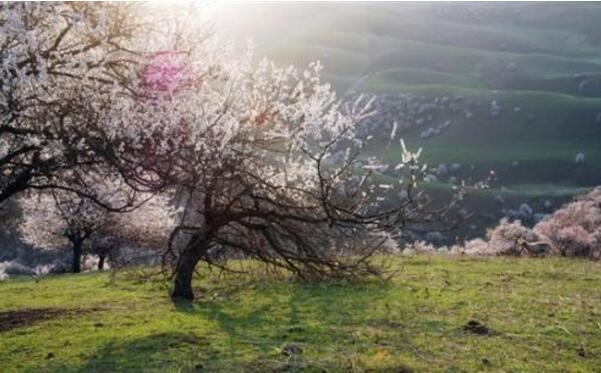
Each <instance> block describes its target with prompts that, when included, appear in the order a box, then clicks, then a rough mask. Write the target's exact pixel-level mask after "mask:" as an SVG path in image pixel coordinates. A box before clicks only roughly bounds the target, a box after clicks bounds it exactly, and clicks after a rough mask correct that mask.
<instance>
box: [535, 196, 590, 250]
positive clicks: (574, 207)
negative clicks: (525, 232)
mask: <svg viewBox="0 0 601 373" xmlns="http://www.w3.org/2000/svg"><path fill="white" fill-rule="evenodd" d="M534 232H535V233H536V234H539V235H541V236H543V237H545V238H546V240H548V241H549V244H550V245H551V247H552V249H553V251H555V252H556V253H558V254H560V255H562V256H582V257H588V258H591V259H601V188H597V189H595V190H593V191H592V192H590V193H589V194H587V195H585V196H583V197H581V198H578V199H577V200H575V201H574V202H571V203H568V204H567V205H564V206H563V207H562V208H560V209H559V210H557V211H555V212H554V213H553V214H552V215H550V216H548V217H547V218H546V219H544V220H543V221H541V222H540V223H538V224H537V225H536V226H535V227H534Z"/></svg>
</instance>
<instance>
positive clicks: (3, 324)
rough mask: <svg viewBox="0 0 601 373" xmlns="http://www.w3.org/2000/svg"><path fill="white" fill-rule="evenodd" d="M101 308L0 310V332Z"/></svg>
mask: <svg viewBox="0 0 601 373" xmlns="http://www.w3.org/2000/svg"><path fill="white" fill-rule="evenodd" d="M98 310H99V308H26V309H21V310H12V311H4V312H0V333H2V332H6V331H9V330H12V329H16V328H23V327H26V326H30V325H33V324H36V323H39V322H42V321H45V320H50V319H53V318H56V317H63V316H71V315H80V314H87V313H91V312H96V311H98Z"/></svg>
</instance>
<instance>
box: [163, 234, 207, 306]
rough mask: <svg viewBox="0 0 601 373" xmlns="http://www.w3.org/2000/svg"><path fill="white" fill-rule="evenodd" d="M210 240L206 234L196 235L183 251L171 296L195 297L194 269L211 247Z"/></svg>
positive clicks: (177, 297)
mask: <svg viewBox="0 0 601 373" xmlns="http://www.w3.org/2000/svg"><path fill="white" fill-rule="evenodd" d="M209 242H210V240H209V239H208V237H207V236H206V235H200V234H199V235H196V236H194V237H192V239H191V240H190V242H189V243H188V244H187V245H186V247H185V248H184V250H183V251H182V253H181V255H180V257H179V260H178V262H177V266H176V267H175V282H174V286H173V292H172V293H171V298H173V299H186V300H193V299H194V291H192V277H194V269H195V268H196V265H197V264H198V262H199V261H200V259H201V258H202V256H203V255H205V254H206V252H207V250H208V248H209Z"/></svg>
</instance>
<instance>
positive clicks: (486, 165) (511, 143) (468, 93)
mask: <svg viewBox="0 0 601 373" xmlns="http://www.w3.org/2000/svg"><path fill="white" fill-rule="evenodd" d="M600 22H601V5H598V4H593V3H580V4H565V3H511V4H509V3H453V4H443V3H395V4H391V3H388V4H386V3H353V4H315V3H307V4H298V3H292V4H290V3H288V4H262V5H261V4H246V5H241V4H238V5H230V6H229V7H226V9H225V10H224V11H223V18H222V19H220V20H219V25H221V26H222V28H223V29H225V30H226V31H227V32H230V33H231V34H233V35H238V36H243V37H245V38H246V37H250V38H253V39H254V40H255V42H256V44H257V54H258V55H260V56H262V55H267V56H269V57H271V58H274V59H276V60H277V61H279V62H281V63H296V64H301V65H302V64H305V63H307V62H309V61H312V60H315V59H319V60H321V61H322V63H323V64H324V65H325V78H326V79H327V80H329V81H330V82H331V83H332V84H333V85H334V87H336V89H337V90H338V91H339V93H340V95H342V96H344V95H345V94H348V93H350V92H351V91H352V92H355V91H357V92H370V93H375V94H389V95H395V94H398V93H409V94H412V95H415V96H417V97H419V98H420V99H421V101H422V102H424V100H431V101H432V102H434V101H435V100H436V99H441V98H458V97H461V101H460V102H459V101H458V102H457V107H458V108H459V109H458V110H455V111H453V112H449V111H440V112H439V113H437V114H434V115H433V116H431V117H430V118H426V119H425V120H420V121H418V122H417V123H414V125H412V126H411V127H410V129H409V130H407V131H406V132H404V133H402V134H401V135H402V136H403V137H404V138H405V139H406V140H408V143H409V144H410V145H412V146H414V147H417V146H423V147H424V149H425V150H424V157H425V159H426V161H427V162H428V163H429V164H431V165H434V166H437V165H438V164H440V163H445V164H447V165H448V164H451V163H461V164H463V165H464V166H468V167H464V168H463V172H462V173H461V174H460V175H457V176H460V177H464V178H473V179H477V178H478V177H481V176H482V175H486V174H487V173H488V171H489V170H490V169H494V170H496V171H497V172H498V173H499V174H500V176H502V177H499V180H498V182H497V184H496V185H495V186H494V187H493V189H492V190H490V191H489V192H488V195H489V198H490V199H492V198H495V197H496V196H497V195H499V194H504V193H506V192H507V190H518V189H521V190H525V189H528V190H527V191H525V192H526V193H522V195H521V197H520V198H517V197H516V198H515V200H513V201H511V202H508V204H507V205H505V206H497V208H496V209H495V210H494V211H485V213H494V214H495V215H496V216H497V217H498V216H500V215H501V214H502V211H501V210H503V209H509V208H516V207H517V206H519V204H521V203H523V202H527V203H530V204H537V203H539V201H538V200H537V199H535V200H533V199H532V198H531V197H530V196H531V195H535V196H537V198H538V197H540V198H547V199H550V200H551V201H552V202H553V204H554V205H555V206H557V205H559V204H560V203H561V202H563V201H565V200H566V199H569V198H570V196H569V195H568V194H566V193H565V192H566V190H573V191H581V190H586V188H588V187H592V186H595V185H599V184H601V153H600V150H599V149H601V32H600V31H599V30H600V28H599V27H598V25H599V23H600ZM493 101H494V102H495V103H496V104H497V105H499V107H500V108H501V110H500V113H498V114H497V115H495V116H494V118H493V117H492V116H491V114H490V111H491V106H492V105H493ZM389 119H390V120H394V119H395V118H389ZM446 120H451V121H452V125H451V126H450V127H449V130H447V131H445V132H443V133H442V134H440V135H438V136H434V137H431V138H428V139H425V140H424V139H422V138H421V136H420V134H421V133H422V132H423V131H424V130H427V129H428V128H431V127H435V126H436V125H437V124H440V123H442V122H444V121H446ZM380 148H381V147H380ZM399 152H400V149H399V148H398V147H395V146H392V147H388V148H387V151H386V156H387V157H388V159H390V160H394V159H395V158H398V155H399ZM580 152H582V153H584V154H585V156H586V161H585V162H584V163H581V164H578V165H576V164H575V162H574V161H575V158H576V155H577V154H578V153H580ZM468 169H469V170H470V172H466V171H467V170H468ZM443 181H444V180H443ZM524 186H528V188H525V187H524ZM554 188H556V189H557V191H555V190H553V189H554ZM583 188H584V189H583ZM558 194H561V195H562V196H563V197H562V198H558V197H557V195H558ZM510 203H511V205H510ZM489 205H490V204H489ZM476 212H477V213H483V211H476Z"/></svg>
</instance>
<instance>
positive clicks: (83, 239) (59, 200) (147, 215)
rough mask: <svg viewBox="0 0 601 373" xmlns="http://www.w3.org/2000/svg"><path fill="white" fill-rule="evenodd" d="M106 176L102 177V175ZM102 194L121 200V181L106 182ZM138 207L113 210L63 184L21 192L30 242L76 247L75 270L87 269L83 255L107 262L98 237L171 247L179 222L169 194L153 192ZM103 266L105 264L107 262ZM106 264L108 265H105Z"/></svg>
mask: <svg viewBox="0 0 601 373" xmlns="http://www.w3.org/2000/svg"><path fill="white" fill-rule="evenodd" d="M99 182H102V181H99ZM102 194H103V195H101V196H100V197H101V198H103V200H106V201H108V202H110V203H114V204H119V203H121V202H120V201H118V199H123V198H129V197H128V196H123V195H122V192H121V190H120V188H119V187H116V186H112V185H108V184H107V183H105V187H104V188H103V193H102ZM147 198H149V199H148V200H147V201H144V200H142V201H140V203H141V205H140V206H136V208H135V209H134V210H132V211H125V212H124V211H120V212H113V211H110V210H107V209H105V208H103V207H101V206H99V205H98V204H97V203H95V202H93V201H92V200H90V199H89V198H85V197H81V196H78V195H77V194H74V193H70V192H65V191H61V190H50V191H47V192H45V193H30V194H29V195H28V196H27V197H24V198H21V199H20V200H21V207H22V210H23V219H22V223H21V225H20V227H19V230H20V232H21V235H22V237H23V239H24V241H25V242H27V243H29V244H31V245H33V246H36V247H41V248H46V249H65V248H68V249H69V250H70V251H71V252H72V254H73V255H72V258H73V261H72V271H73V272H75V273H77V272H80V271H81V262H82V256H83V255H84V254H96V255H98V257H99V263H104V260H105V256H106V254H108V253H107V252H104V251H99V252H94V251H92V249H93V248H92V247H91V243H92V242H93V241H97V242H98V241H106V240H110V241H111V242H112V244H113V245H115V244H121V245H123V244H128V245H137V246H144V247H149V248H155V249H159V248H162V247H165V246H166V245H167V242H168V238H169V235H170V233H171V230H172V229H173V227H174V224H175V217H176V210H175V209H174V208H173V207H172V206H170V204H169V201H168V200H167V199H166V198H164V197H160V196H158V197H152V196H148V197H147ZM101 266H102V265H101ZM100 269H102V268H100Z"/></svg>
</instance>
